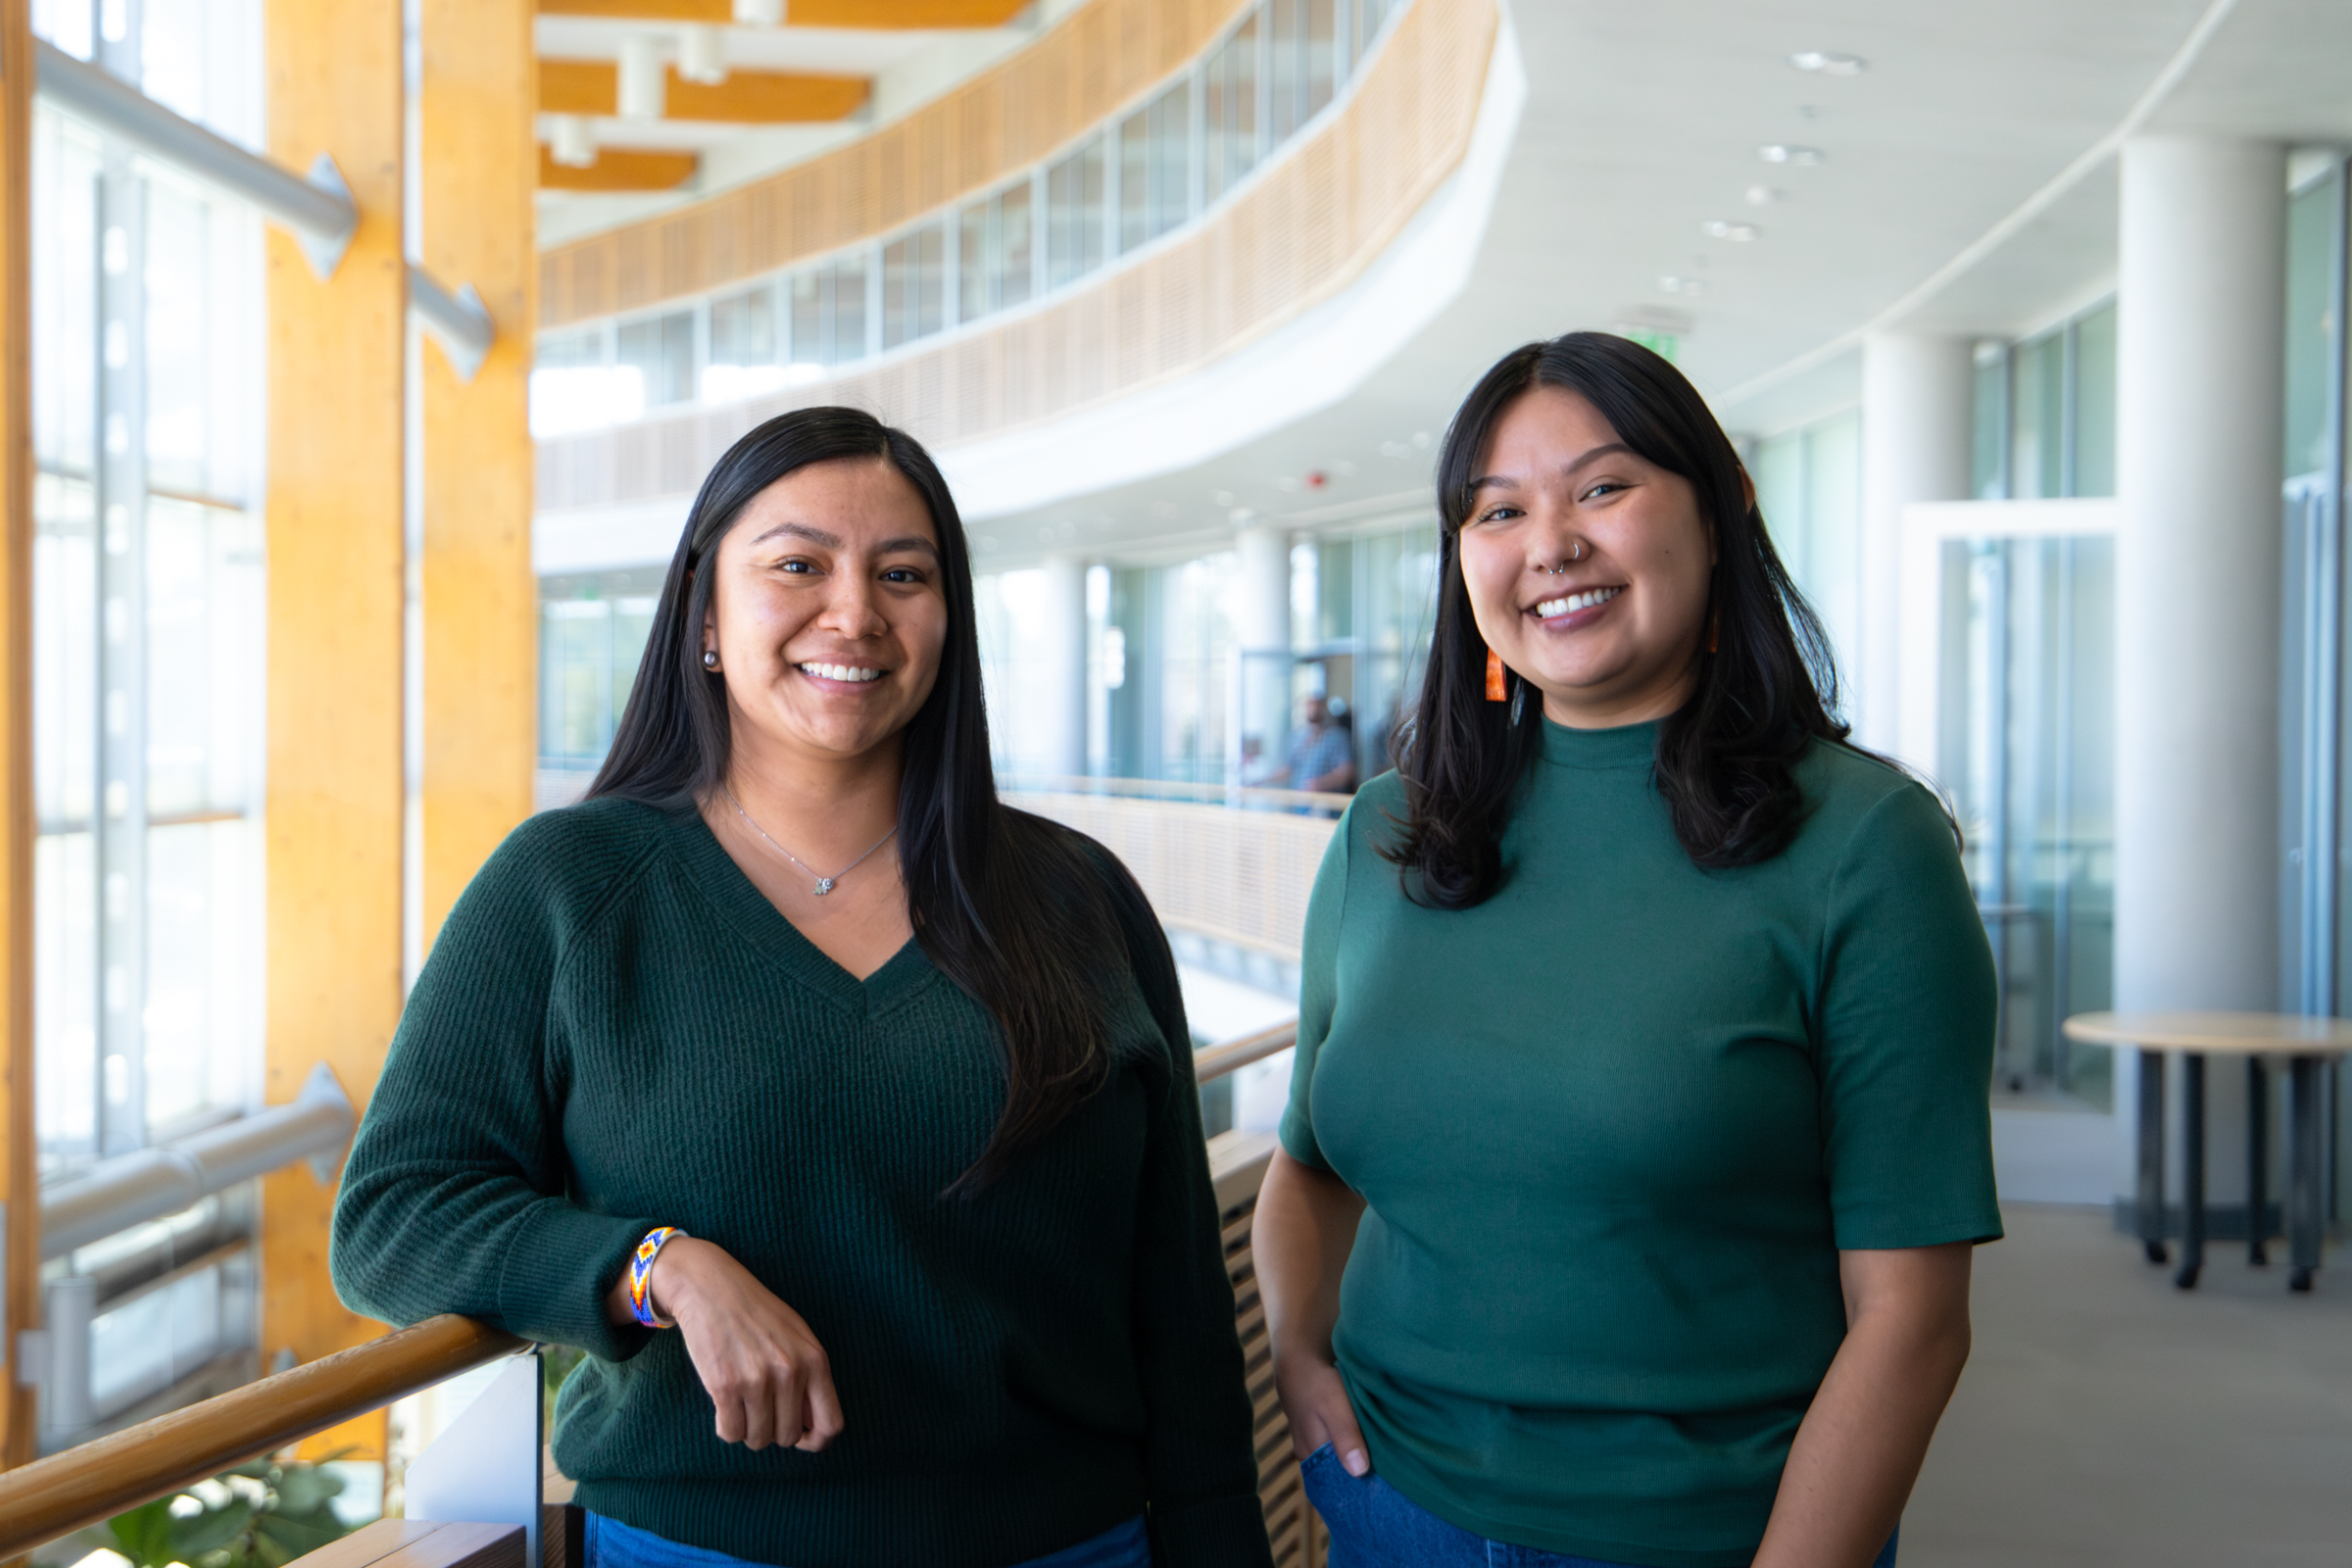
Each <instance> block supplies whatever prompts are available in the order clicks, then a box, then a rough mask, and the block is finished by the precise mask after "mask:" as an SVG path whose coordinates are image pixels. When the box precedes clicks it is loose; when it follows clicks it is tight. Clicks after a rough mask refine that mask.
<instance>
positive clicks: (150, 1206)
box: [41, 1062, 358, 1262]
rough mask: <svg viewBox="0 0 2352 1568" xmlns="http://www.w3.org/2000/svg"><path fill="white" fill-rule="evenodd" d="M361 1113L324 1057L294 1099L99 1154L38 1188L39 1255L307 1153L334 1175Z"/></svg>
mask: <svg viewBox="0 0 2352 1568" xmlns="http://www.w3.org/2000/svg"><path fill="white" fill-rule="evenodd" d="M357 1121H358V1117H357V1116H356V1115H355V1114H354V1113H353V1111H352V1107H351V1101H350V1100H349V1099H348V1098H347V1097H346V1096H345V1095H344V1093H343V1088H342V1085H340V1084H338V1083H337V1082H336V1081H335V1075H334V1073H333V1072H331V1071H329V1070H328V1068H327V1066H326V1064H325V1063H324V1062H321V1063H319V1065H318V1066H316V1067H314V1068H312V1069H311V1076H310V1079H309V1081H307V1082H306V1083H304V1084H303V1086H302V1093H301V1094H300V1095H299V1096H297V1097H296V1099H295V1100H294V1103H292V1104H287V1105H272V1106H270V1108H269V1109H267V1110H262V1111H256V1112H255V1113H254V1114H252V1115H250V1116H240V1117H238V1118H237V1119H236V1120H235V1121H231V1122H224V1123H222V1124H221V1126H218V1127H208V1128H206V1129H205V1130H204V1131H203V1132H200V1133H196V1134H194V1135H192V1136H190V1137H187V1138H182V1139H180V1140H179V1141H178V1142H176V1143H171V1144H158V1145H157V1146H156V1147H154V1148H153V1149H142V1150H140V1151H139V1152H137V1153H135V1154H121V1155H118V1156H116V1157H115V1158H113V1159H109V1160H104V1161H101V1162H100V1163H99V1164H97V1165H95V1166H93V1167H91V1168H90V1169H89V1170H87V1171H85V1172H83V1173H82V1174H81V1175H79V1176H76V1177H73V1179H71V1180H69V1181H62V1182H58V1183H56V1184H55V1185H53V1186H51V1187H47V1188H44V1189H43V1190H42V1192H41V1258H42V1260H43V1261H44V1262H46V1261H47V1260H49V1259H50V1258H54V1257H63V1256H64V1255H65V1254H66V1253H68V1252H70V1251H72V1250H74V1249H75V1248H77V1247H87V1246H88V1245H89V1244H90V1243H92V1242H95V1241H98V1240H100V1239H101V1238H103V1237H108V1236H112V1235H114V1234H115V1233H116V1232H117V1231H123V1230H128V1229H129V1228H130V1227H131V1226H133V1225H136V1224H139V1223H140V1222H141V1221H144V1220H151V1219H160V1218H162V1217H163V1216H164V1215H166V1214H176V1213H178V1212H179V1211H180V1210H181V1209H183V1208H186V1207H188V1206H189V1205H190V1204H192V1203H195V1202H198V1201H202V1200H203V1199H204V1198H206V1197H208V1196H209V1195H211V1194H213V1193H217V1192H220V1191H221V1190H222V1189H223V1188H227V1187H233V1186H235V1185H236V1184H237V1183H238V1182H241V1181H246V1180H249V1179H250V1178H252V1177H255V1176H261V1175H265V1174H267V1173H268V1172H270V1171H273V1170H275V1169H277V1168H278V1167H279V1166H281V1165H287V1164H291V1163H293V1162H294V1161H295V1160H297V1159H302V1158H306V1157H307V1158H309V1159H310V1160H312V1161H313V1169H314V1170H316V1171H317V1172H318V1173H319V1179H320V1180H321V1181H324V1180H328V1179H331V1178H332V1176H333V1174H334V1168H335V1165H336V1164H337V1163H339V1162H340V1156H341V1154H342V1152H343V1146H344V1145H345V1144H347V1143H349V1142H350V1141H351V1133H352V1128H353V1126H354V1124H355V1123H356V1122H357Z"/></svg>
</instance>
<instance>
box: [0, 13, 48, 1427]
mask: <svg viewBox="0 0 2352 1568" xmlns="http://www.w3.org/2000/svg"><path fill="white" fill-rule="evenodd" d="M30 13H31V8H30V5H29V0H0V1031H5V1033H4V1034H0V1182H5V1189H4V1191H0V1196H4V1197H5V1198H6V1200H7V1203H8V1209H7V1233H6V1236H5V1239H4V1240H0V1273H4V1274H5V1277H6V1279H7V1282H8V1283H7V1296H6V1299H5V1301H0V1307H4V1308H5V1311H4V1312H0V1319H4V1320H5V1321H0V1332H4V1333H6V1335H7V1336H8V1339H7V1345H6V1347H5V1348H4V1349H0V1378H5V1380H6V1383H5V1390H6V1392H5V1393H0V1468H14V1467H15V1466H17V1465H21V1464H25V1463H29V1462H30V1461H31V1460H32V1459H33V1458H34V1457H35V1456H36V1453H37V1448H36V1443H37V1440H38V1437H39V1434H38V1433H36V1432H35V1431H34V1430H33V1422H34V1419H35V1416H34V1411H33V1401H32V1391H31V1390H30V1389H28V1388H26V1387H25V1381H24V1380H23V1379H22V1378H19V1377H18V1376H17V1375H16V1372H17V1365H16V1360H17V1355H16V1351H17V1347H18V1346H19V1345H20V1344H22V1343H23V1342H22V1341H20V1340H19V1339H18V1338H17V1336H18V1334H19V1333H20V1332H21V1331H23V1330H25V1329H29V1328H33V1327H35V1326H37V1325H38V1323H39V1320H40V1300H41V1299H40V1288H41V1240H40V1204H39V1202H38V1201H37V1199H36V1197H35V1193H34V1164H33V1134H34V1128H33V1119H32V1105H33V1099H32V835H33V820H32V463H33V459H32V341H31V340H32V283H31V277H32V88H33V82H32V71H31V69H30V67H31V62H32V25H31V20H30Z"/></svg>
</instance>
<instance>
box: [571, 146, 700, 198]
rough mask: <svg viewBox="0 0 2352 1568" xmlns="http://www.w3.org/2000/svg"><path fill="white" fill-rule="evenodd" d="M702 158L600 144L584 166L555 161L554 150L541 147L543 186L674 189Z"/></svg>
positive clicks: (579, 188)
mask: <svg viewBox="0 0 2352 1568" xmlns="http://www.w3.org/2000/svg"><path fill="white" fill-rule="evenodd" d="M701 164H702V160H701V159H699V158H697V157H696V156H695V155H694V154H692V153H645V152H631V151H629V150H628V149H626V148H623V147H599V148H598V149H597V150H596V162H595V163H593V164H590V165H589V166H588V167H587V168H585V169H575V168H573V167H572V166H571V165H569V164H559V163H557V162H556V157H555V154H554V153H551V152H549V151H548V150H547V149H546V148H545V147H541V148H540V149H539V188H540V189H541V190H606V191H613V190H675V189H677V188H678V187H679V186H680V185H683V184H685V183H686V182H687V181H688V180H690V179H692V178H693V177H694V172H695V170H696V169H697V168H699V167H701Z"/></svg>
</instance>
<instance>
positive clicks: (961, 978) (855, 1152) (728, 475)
mask: <svg viewBox="0 0 2352 1568" xmlns="http://www.w3.org/2000/svg"><path fill="white" fill-rule="evenodd" d="M332 1261H333V1268H334V1275H335V1281H336V1284H337V1286H338V1287H339V1288H340V1290H341V1292H342V1295H343V1298H344V1299H345V1300H346V1301H348V1302H350V1303H351V1304H352V1305H353V1306H354V1307H355V1308H356V1309H357V1310H360V1311H362V1312H366V1313H368V1315H370V1316H373V1317H378V1318H382V1319H384V1320H385V1321H387V1322H392V1323H411V1322H415V1321H417V1319H420V1318H423V1317H427V1316H430V1315H432V1314H434V1313H438V1312H462V1313H465V1314H467V1315H468V1316H471V1317H475V1318H479V1319H481V1320H482V1321H484V1322H486V1323H489V1324H491V1325H493V1326H495V1327H498V1328H501V1329H505V1330H507V1331H509V1332H511V1333H515V1334H518V1335H522V1336H524V1337H526V1338H529V1339H533V1340H538V1341H543V1342H548V1343H554V1344H563V1345H574V1346H579V1347H582V1348H585V1349H587V1350H588V1351H589V1352H590V1357H589V1359H588V1360H586V1361H584V1362H583V1363H582V1364H581V1366H580V1368H579V1370H578V1371H577V1372H576V1373H575V1374H574V1375H573V1376H572V1377H571V1378H570V1379H569V1380H568V1381H567V1382H566V1383H565V1385H564V1391H563V1394H562V1397H561V1398H560V1399H559V1401H558V1405H557V1413H556V1422H555V1441H554V1457H555V1461H556V1463H557V1464H558V1466H559V1467H560V1468H561V1469H562V1470H563V1472H564V1474H565V1475H567V1476H569V1477H571V1478H572V1479H573V1480H575V1481H576V1482H577V1483H578V1484H579V1485H578V1494H577V1500H578V1501H579V1503H580V1504H581V1505H582V1506H583V1507H584V1508H586V1509H587V1510H588V1521H587V1530H586V1533H585V1548H586V1560H587V1562H588V1563H589V1564H590V1568H596V1565H599V1564H602V1565H605V1568H619V1565H652V1568H727V1565H730V1564H739V1563H746V1562H749V1563H768V1564H785V1565H791V1568H817V1565H831V1568H903V1565H905V1564H909V1563H923V1564H926V1565H932V1568H1010V1565H1014V1564H1028V1565H1032V1568H1045V1565H1052V1568H1147V1565H1149V1564H1162V1565H1167V1564H1181V1565H1190V1568H1229V1565H1234V1564H1241V1565H1245V1568H1247V1565H1257V1568H1269V1563H1270V1559H1269V1555H1268V1549H1267V1541H1266V1533H1265V1525H1264V1520H1263V1517H1262V1515H1261V1512H1260V1509H1259V1505H1258V1499H1257V1468H1256V1462H1255V1458H1254V1455H1253V1452H1252V1447H1251V1441H1252V1440H1251V1411H1250V1399H1249V1396H1248V1393H1247V1390H1246V1388H1245V1385H1244V1381H1243V1368H1242V1356H1241V1350H1240V1347H1239V1343H1238V1341H1237V1339H1236V1335H1235V1328H1234V1317H1233V1312H1234V1301H1233V1292H1232V1287H1231V1285H1230V1283H1229V1281H1228V1278H1227V1275H1226V1270H1225V1260H1224V1250H1223V1246H1222V1241H1221V1237H1220V1233H1219V1229H1218V1217H1217V1206H1216V1202H1215V1198H1214V1194H1213V1191H1212V1188H1211V1185H1210V1180H1209V1171H1208V1164H1207V1158H1206V1153H1205V1147H1204V1144H1203V1142H1202V1136H1201V1110H1200V1095H1199V1091H1198V1089H1197V1088H1196V1086H1195V1083H1194V1078H1193V1066H1192V1050H1191V1040H1190V1033H1189V1031H1188V1029H1187V1028H1186V1024H1185V1017H1184V1004H1183V999H1182V996H1181V994H1180V992H1179V990H1178V987H1177V978H1176V969H1175V965H1174V962H1173V961H1172V959H1171V957H1170V956H1169V952H1168V945H1167V941H1166V938H1165V937H1164V936H1163V935H1162V933H1161V931H1160V929H1159V926H1158V924H1157V922H1156V921H1155V920H1154V918H1153V916H1152V910H1151V907H1150V906H1149V905H1148V904H1147V903H1146V902H1145V900H1144V896H1143V894H1142V892H1141V890H1139V889H1138V888H1137V886H1136V885H1135V883H1134V881H1133V880H1132V879H1131V878H1130V877H1129V876H1128V875H1127V873H1126V871H1125V870H1124V869H1123V868H1122V867H1121V866H1120V865H1119V863H1118V861H1117V860H1115V859H1114V858H1111V857H1110V856H1109V855H1108V854H1107V853H1106V852H1104V851H1103V849H1101V847H1100V846H1098V845H1096V844H1094V843H1093V842H1092V841H1091V840H1088V839H1085V838H1083V837H1081V836H1080V835H1078V834H1076V833H1073V832H1071V831H1069V830H1068V829H1066V828H1062V827H1059V826H1057V825H1054V824H1053V823H1050V822H1047V821H1045V820H1043V819H1041V818H1039V817H1035V816H1031V815H1028V814H1026V813H1023V812H1020V811H1016V810H1012V809H1008V808H1006V807H1005V806H1004V805H1002V804H1001V803H1000V801H999V800H998V797H997V792H996V784H995V780H994V777H993V775H992V773H991V771H990V764H989V744H988V726H987V718H986V714H985V711H984V710H983V706H982V700H981V686H980V658H979V645H978V638H977V632H976V629H975V619H974V613H973V600H972V583H971V568H970V563H969V558H968V556H967V554H966V549H965V542H964V534H963V529H962V525H961V523H960V521H959V520H958V518H957V515H956V505H955V502H954V500H953V499H952V498H951V497H950V495H949V493H948V489H947V486H946V483H945V482H944V481H943V480H942V479H941V477H940V474H939V470H938V469H937V468H936V467H935V466H933V464H932V461H931V459H930V458H929V456H928V455H927V454H926V453H925V452H924V451H923V449H922V448H921V447H920V446H918V445H917V444H916V443H915V442H914V441H913V440H912V439H911V438H909V437H908V436H907V435H906V434H905V433H903V432H901V431H898V430H895V429H890V428H887V427H885V426H884V425H882V424H881V423H880V422H878V421H877V420H875V419H874V418H873V417H871V416H870V415H866V414H862V413H858V412H856V411H853V410H847V409H809V410H803V411H799V412H796V413H792V414H787V415H784V416H782V417H778V418H775V419H772V420H770V421H768V422H767V423H765V424H763V425H761V426H760V427H759V428H758V429H756V430H754V431H752V432H751V433H750V434H749V435H747V436H745V437H744V438H743V439H742V440H741V441H740V442H738V443H737V444H736V445H735V446H734V448H733V449H731V450H730V451H729V452H728V453H727V455H726V456H725V457H724V458H722V459H721V460H720V461H719V463H718V465H717V466H716V467H715V468H714V469H712V471H711V474H710V476H709V478H708V479H707V480H706V481H705V483H704V485H703V488H702V492H701V494H700V495H699V496H698V497H697V499H696V501H695V505H694V508H693V511H692V513H691V514H690V515H689V516H688V519H687V523H686V529H685V533H684V535H683V536H682V537H681V538H680V540H679V542H678V548H677V552H676V554H675V556H674V558H673V559H672V561H671V564H670V567H669V575H668V579H667V581H666V583H665V584H664V586H663V588H662V596H661V599H660V601H659V605H658V608H657V611H656V617H655V621H654V627H653V632H652V636H651V638H650V639H649V641H648V643H647V645H646V653H645V658H644V663H643V666H642V668H641V670H640V672H639V676H638V679H637V682H636V684H635V687H634V689H633V690H632V691H631V693H630V696H629V700H628V706H627V709H626V711H625V712H624V714H623V716H622V719H621V722H620V726H619V733H618V734H617V736H616V737H615V739H614V742H613V750H612V753H611V755H610V757H609V758H608V759H607V760H606V762H605V765H604V768H603V770H602V771H601V772H600V773H599V774H598V775H597V778H596V781H595V783H594V784H593V785H592V786H591V788H590V790H589V792H588V798H587V800H586V801H585V802H584V803H583V804H581V805H579V806H575V807H571V808H568V809H563V810H556V811H548V812H545V813H542V814H541V815H539V816H537V817H534V818H532V819H531V820H530V821H529V822H527V823H525V824H524V825H523V826H522V827H520V828H518V829H516V830H515V833H514V834H513V835H511V836H510V837H509V838H508V840H507V842H506V843H505V845H503V846H502V847H501V848H500V849H499V851H498V852H497V854H496V855H494V856H493V857H492V858H491V859H490V861H489V862H488V863H487V864H486V865H485V866H484V867H483V869H482V871H481V872H480V874H479V875H477V876H476V877H475V878H474V880H473V883H472V885H471V886H470V887H469V888H468V889H467V890H466V894H465V896H464V897H463V898H462V899H461V900H460V901H459V903H458V906H457V907H456V909H455V910H454V911H453V912H452V913H451V915H450V917H449V921H448V924H447V925H446V926H444V927H443V929H442V931H441V933H440V935H439V937H438V938H437V940H436V941H435V943H434V945H433V951H432V956H431V958H430V960H429V961H428V962H427V964H426V965H425V968H424V972H423V974H422V975H421V977H420V978H419V979H418V981H417V988H416V991H415V994H414V995H413V996H412V997H411V999H410V1002H409V1005H408V1008H407V1011H406V1013H405V1014H404V1015H403V1017H402V1020H401V1024H400V1030H399V1034H398V1037H397V1038H396V1040H395V1041H394V1043H393V1046H392V1051H391V1054H390V1058H389V1060H388V1061H387V1063H386V1065H385V1068H384V1074H383V1078H382V1081H381V1083H380V1084H379V1086H378V1087H377V1089H376V1091H375V1096H374V1099H373V1102H372V1103H370V1104H369V1106H368V1114H367V1118H366V1121H365V1123H364V1124H363V1126H362V1127H361V1130H360V1134H359V1139H358V1142H357V1144H356V1146H355V1147H354V1149H353V1151H352V1154H351V1161H350V1166H349V1169H348V1171H347V1172H346V1174H345V1177H344V1185H343V1194H342V1199H341V1201H340V1203H339V1205H338V1207H337V1210H336V1214H335V1228H334V1245H333V1259H332Z"/></svg>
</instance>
